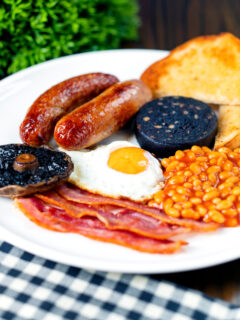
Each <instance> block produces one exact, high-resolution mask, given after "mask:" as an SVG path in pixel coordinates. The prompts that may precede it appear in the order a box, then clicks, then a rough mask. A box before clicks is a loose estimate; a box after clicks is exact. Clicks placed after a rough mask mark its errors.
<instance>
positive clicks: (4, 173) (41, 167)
mask: <svg viewBox="0 0 240 320" xmlns="http://www.w3.org/2000/svg"><path fill="white" fill-rule="evenodd" d="M72 170H73V164H72V161H71V158H70V157H69V156H68V155H67V154H66V153H64V152H59V151H54V150H51V149H49V148H45V147H41V148H34V147H30V146H26V145H23V144H7V145H2V146H0V196H3V197H10V198H15V197H18V196H25V195H29V194H32V193H36V192H42V191H47V190H49V189H51V188H53V187H54V186H56V185H58V184H59V183H61V182H63V181H65V180H67V178H68V177H69V175H70V174H71V172H72Z"/></svg>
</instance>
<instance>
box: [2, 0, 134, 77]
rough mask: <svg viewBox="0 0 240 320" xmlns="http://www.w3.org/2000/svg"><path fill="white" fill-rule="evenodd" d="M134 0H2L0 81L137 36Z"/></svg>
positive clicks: (117, 45) (118, 43)
mask: <svg viewBox="0 0 240 320" xmlns="http://www.w3.org/2000/svg"><path fill="white" fill-rule="evenodd" d="M137 12H138V7H137V0H0V78H3V77H4V76H6V75H8V74H11V73H14V72H16V71H18V70H21V69H23V68H26V67H28V66H30V65H33V64H36V63H39V62H43V61H45V60H48V59H52V58H57V57H59V56H63V55H68V54H72V53H76V52H84V51H91V50H103V49H112V48H117V47H119V45H120V43H121V41H123V40H134V39H136V38H137V28H138V24H139V20H138V16H137Z"/></svg>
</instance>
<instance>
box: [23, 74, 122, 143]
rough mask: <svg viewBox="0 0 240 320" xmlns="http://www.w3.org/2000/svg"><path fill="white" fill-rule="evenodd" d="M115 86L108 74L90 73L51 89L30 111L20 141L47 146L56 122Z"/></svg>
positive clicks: (115, 80)
mask: <svg viewBox="0 0 240 320" xmlns="http://www.w3.org/2000/svg"><path fill="white" fill-rule="evenodd" d="M117 82H118V79H117V78H116V77H115V76H113V75H110V74H104V73H89V74H84V75H81V76H78V77H74V78H70V79H67V80H65V81H63V82H60V83H58V84H57V85H55V86H53V87H51V88H50V89H49V90H47V91H46V92H44V93H43V94H42V95H41V96H40V97H38V98H37V100H36V101H35V102H34V103H33V104H32V106H31V107H30V108H29V110H28V112H27V115H26V116H25V118H24V120H23V122H22V124H21V126H20V137H21V139H22V141H23V142H24V143H26V144H28V145H31V146H34V147H37V146H40V145H43V144H47V143H48V142H49V140H50V138H51V136H52V134H53V130H54V126H55V124H56V122H57V121H58V120H59V119H60V118H61V117H62V116H63V115H65V114H66V113H67V112H70V111H72V110H73V109H74V108H76V107H79V105H81V104H83V103H86V102H87V101H89V100H90V99H92V98H94V97H96V96H97V95H98V94H100V93H101V92H102V91H104V90H105V89H107V88H109V87H110V86H112V85H113V84H115V83H117Z"/></svg>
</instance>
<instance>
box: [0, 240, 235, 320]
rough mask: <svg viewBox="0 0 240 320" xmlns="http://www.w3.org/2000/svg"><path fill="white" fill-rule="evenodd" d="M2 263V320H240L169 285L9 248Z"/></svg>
mask: <svg viewBox="0 0 240 320" xmlns="http://www.w3.org/2000/svg"><path fill="white" fill-rule="evenodd" d="M0 263H1V264H0V319H7V320H21V319H31V320H60V319H64V320H65V319H66V320H67V319H69V320H76V319H81V320H85V319H86V320H88V319H94V320H109V319H111V320H123V319H128V320H152V319H158V320H189V319H196V320H205V319H208V320H219V319H223V320H237V319H240V307H236V306H232V305H229V304H227V303H225V302H223V301H221V300H216V299H212V298H210V297H208V296H206V295H204V294H201V293H200V292H197V291H194V290H191V289H188V288H184V287H181V286H178V285H175V284H173V283H170V282H167V281H164V280H160V281H158V280H154V279H152V278H151V277H150V276H140V275H128V274H119V273H105V272H95V271H88V270H83V269H80V268H76V267H71V266H68V265H64V264H60V263H56V262H53V261H50V260H45V259H43V258H40V257H38V256H34V255H33V254H30V253H27V252H24V251H22V250H21V249H18V248H16V247H14V246H12V245H11V244H9V243H6V242H0Z"/></svg>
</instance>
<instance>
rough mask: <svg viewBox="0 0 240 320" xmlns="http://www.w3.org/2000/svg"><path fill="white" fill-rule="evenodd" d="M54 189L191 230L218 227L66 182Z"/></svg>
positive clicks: (76, 199)
mask: <svg viewBox="0 0 240 320" xmlns="http://www.w3.org/2000/svg"><path fill="white" fill-rule="evenodd" d="M55 190H56V191H57V192H58V193H59V194H60V195H61V196H63V197H64V198H66V199H67V200H70V201H74V202H78V203H81V204H88V205H106V204H108V205H115V206H118V207H123V208H127V209H130V210H133V211H137V212H141V213H144V214H145V215H148V216H150V217H153V218H155V219H157V220H160V221H162V222H165V223H169V224H175V225H179V226H183V227H186V228H190V229H192V230H198V231H213V230H216V229H217V228H218V227H219V224H217V223H206V222H201V221H196V220H192V219H183V218H179V219H178V218H173V217H170V216H167V215H166V214H165V213H164V212H163V210H161V209H159V208H154V207H150V206H147V205H145V204H142V203H137V202H133V201H129V200H125V199H114V198H110V197H104V196H101V195H97V194H92V193H90V192H88V191H85V190H82V189H80V188H77V187H75V186H73V185H70V184H66V183H65V184H62V185H60V186H59V187H57V188H56V189H55Z"/></svg>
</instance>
